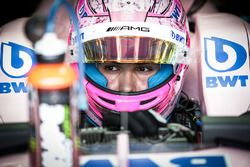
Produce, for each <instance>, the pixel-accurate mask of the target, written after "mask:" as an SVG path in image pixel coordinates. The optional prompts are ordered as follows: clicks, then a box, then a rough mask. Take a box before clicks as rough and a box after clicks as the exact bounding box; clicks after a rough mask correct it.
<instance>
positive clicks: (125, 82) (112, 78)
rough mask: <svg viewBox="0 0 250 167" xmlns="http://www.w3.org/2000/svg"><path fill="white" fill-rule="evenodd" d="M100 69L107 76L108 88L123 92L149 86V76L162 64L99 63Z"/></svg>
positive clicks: (135, 90) (139, 89)
mask: <svg viewBox="0 0 250 167" xmlns="http://www.w3.org/2000/svg"><path fill="white" fill-rule="evenodd" d="M98 69H99V71H100V72H101V73H102V74H103V75H104V76H105V77H106V78H107V80H108V88H109V89H111V90H115V91H121V92H137V91H141V90H145V89H147V88H148V78H149V77H151V76H152V75H153V74H155V73H156V72H157V71H158V70H159V69H160V66H159V65H156V64H139V63H138V64H118V63H104V64H98Z"/></svg>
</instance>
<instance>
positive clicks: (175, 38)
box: [171, 30, 185, 43]
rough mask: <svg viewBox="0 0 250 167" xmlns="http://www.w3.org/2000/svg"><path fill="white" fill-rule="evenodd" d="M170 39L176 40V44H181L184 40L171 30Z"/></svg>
mask: <svg viewBox="0 0 250 167" xmlns="http://www.w3.org/2000/svg"><path fill="white" fill-rule="evenodd" d="M171 38H172V39H174V40H176V41H178V42H181V43H184V42H185V38H184V37H183V36H181V35H180V34H178V33H175V32H174V31H172V30H171Z"/></svg>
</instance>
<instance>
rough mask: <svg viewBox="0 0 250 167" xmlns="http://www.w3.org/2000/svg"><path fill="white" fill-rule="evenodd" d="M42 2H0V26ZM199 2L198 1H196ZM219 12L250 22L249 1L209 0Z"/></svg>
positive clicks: (5, 0)
mask: <svg viewBox="0 0 250 167" xmlns="http://www.w3.org/2000/svg"><path fill="white" fill-rule="evenodd" d="M41 1H42V0H1V5H0V26H2V25H3V24H5V23H7V22H9V21H11V20H14V19H16V18H19V17H26V16H30V15H31V14H32V13H33V12H34V11H35V9H36V8H37V7H38V5H39V3H40V2H41ZM197 1H199V0H197ZM210 1H211V2H213V3H214V4H215V6H216V7H217V9H218V10H219V11H221V12H227V13H232V14H235V15H237V16H240V17H242V18H243V19H245V20H247V21H248V22H250V21H249V20H250V14H249V13H250V5H248V3H249V0H210Z"/></svg>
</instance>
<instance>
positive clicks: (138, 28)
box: [106, 26, 150, 32]
mask: <svg viewBox="0 0 250 167" xmlns="http://www.w3.org/2000/svg"><path fill="white" fill-rule="evenodd" d="M122 30H129V31H130V30H138V31H143V32H149V31H150V29H149V28H148V27H133V26H115V27H109V28H108V29H107V30H106V32H109V31H122Z"/></svg>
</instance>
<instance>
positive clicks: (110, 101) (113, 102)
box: [98, 96, 115, 105]
mask: <svg viewBox="0 0 250 167" xmlns="http://www.w3.org/2000/svg"><path fill="white" fill-rule="evenodd" d="M98 97H99V98H100V99H102V100H103V101H105V102H107V103H109V104H113V105H115V101H113V100H109V99H105V98H103V97H101V96H98Z"/></svg>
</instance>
